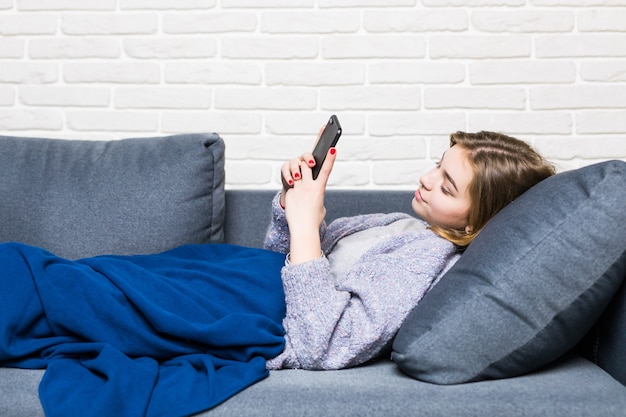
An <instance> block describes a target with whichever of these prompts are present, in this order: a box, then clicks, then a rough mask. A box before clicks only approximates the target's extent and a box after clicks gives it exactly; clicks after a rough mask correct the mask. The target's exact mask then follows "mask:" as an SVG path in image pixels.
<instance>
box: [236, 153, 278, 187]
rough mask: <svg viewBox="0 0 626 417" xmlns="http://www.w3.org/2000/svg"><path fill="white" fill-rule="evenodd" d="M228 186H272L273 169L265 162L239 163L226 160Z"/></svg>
mask: <svg viewBox="0 0 626 417" xmlns="http://www.w3.org/2000/svg"><path fill="white" fill-rule="evenodd" d="M225 170H226V172H227V173H228V174H227V179H228V184H229V185H243V184H245V185H247V186H250V185H264V184H267V185H269V184H273V179H274V169H273V167H272V164H270V163H267V162H250V161H246V162H239V161H230V160H228V159H227V160H226V163H225Z"/></svg>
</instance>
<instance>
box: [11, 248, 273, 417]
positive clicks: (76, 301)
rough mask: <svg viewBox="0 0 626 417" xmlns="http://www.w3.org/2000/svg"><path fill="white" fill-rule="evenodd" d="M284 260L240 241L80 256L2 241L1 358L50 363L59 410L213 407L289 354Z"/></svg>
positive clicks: (45, 392) (45, 384) (144, 412)
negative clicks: (141, 252)
mask: <svg viewBox="0 0 626 417" xmlns="http://www.w3.org/2000/svg"><path fill="white" fill-rule="evenodd" d="M283 263H284V257H283V255H281V254H278V253H274V252H270V251H265V250H262V249H254V248H245V247H238V246H232V245H216V244H213V245H188V246H182V247H180V248H177V249H173V250H171V251H167V252H164V253H161V254H156V255H139V256H99V257H95V258H88V259H81V260H77V261H70V260H66V259H62V258H59V257H57V256H55V255H53V254H51V253H49V252H47V251H45V250H43V249H40V248H35V247H31V246H27V245H23V244H18V243H3V244H0V271H2V273H1V274H0V365H1V366H11V367H22V368H46V373H45V375H44V378H43V379H42V381H41V384H40V387H39V394H40V399H41V402H42V405H43V408H44V410H45V412H46V415H47V416H49V417H56V416H68V415H81V416H105V415H106V416H112V415H115V416H129V417H130V416H146V417H148V416H149V417H152V416H168V417H172V416H187V415H192V414H194V413H198V412H201V411H204V410H207V409H209V408H212V407H214V406H216V405H218V404H219V403H221V402H223V401H225V400H226V399H227V398H229V397H230V396H232V395H234V394H236V393H237V392H239V391H241V390H242V389H244V388H246V387H247V386H249V385H251V384H253V383H255V382H257V381H259V380H260V379H262V378H264V377H266V376H267V375H268V372H267V370H266V369H265V362H266V360H267V359H270V358H273V357H275V356H276V355H278V354H279V353H280V352H281V351H282V349H283V347H284V332H283V328H282V325H281V323H282V319H283V317H284V314H285V304H284V293H283V287H282V283H281V280H280V269H281V267H282V266H283Z"/></svg>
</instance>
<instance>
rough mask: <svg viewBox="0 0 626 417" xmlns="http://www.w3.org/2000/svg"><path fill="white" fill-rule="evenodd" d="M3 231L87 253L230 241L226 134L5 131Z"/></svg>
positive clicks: (0, 165)
mask: <svg viewBox="0 0 626 417" xmlns="http://www.w3.org/2000/svg"><path fill="white" fill-rule="evenodd" d="M0 178H2V181H0V241H19V242H22V243H26V244H30V245H36V246H41V247H44V248H45V249H48V250H50V251H52V252H54V253H56V254H57V255H59V256H63V257H67V258H71V259H74V258H79V257H87V256H92V255H99V254H104V253H111V254H138V253H153V252H160V251H163V250H166V249H170V248H172V247H175V246H179V245H181V244H187V243H208V242H220V241H222V239H223V223H224V143H223V141H222V139H221V138H220V137H219V136H218V135H217V134H214V133H213V134H189V135H174V136H167V137H159V138H137V139H123V140H114V141H91V140H61V139H45V138H18V137H7V136H0Z"/></svg>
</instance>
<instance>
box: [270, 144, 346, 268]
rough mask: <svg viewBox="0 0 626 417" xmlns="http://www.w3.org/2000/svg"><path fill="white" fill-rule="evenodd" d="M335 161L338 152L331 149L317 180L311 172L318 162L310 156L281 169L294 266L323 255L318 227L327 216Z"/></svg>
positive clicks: (300, 158) (282, 200)
mask: <svg viewBox="0 0 626 417" xmlns="http://www.w3.org/2000/svg"><path fill="white" fill-rule="evenodd" d="M335 158H336V152H335V149H334V148H331V149H330V150H329V151H328V154H327V155H326V159H325V160H324V163H323V165H322V169H321V170H320V173H319V176H318V177H317V179H315V180H314V179H313V174H312V171H311V168H312V167H313V166H315V160H314V159H313V155H312V154H310V153H305V154H303V155H302V156H300V157H299V158H296V159H292V160H290V161H289V162H286V163H285V164H283V166H282V168H281V175H282V178H283V192H282V193H281V204H282V205H283V207H285V217H286V218H287V223H288V225H289V234H290V235H291V247H290V261H291V263H292V264H296V263H301V262H306V261H309V260H312V259H316V258H319V256H320V253H321V244H320V237H319V227H320V224H321V223H322V221H323V220H324V217H325V215H326V208H325V207H324V195H325V193H326V184H327V183H328V178H329V176H330V173H331V171H332V168H333V165H334V163H335Z"/></svg>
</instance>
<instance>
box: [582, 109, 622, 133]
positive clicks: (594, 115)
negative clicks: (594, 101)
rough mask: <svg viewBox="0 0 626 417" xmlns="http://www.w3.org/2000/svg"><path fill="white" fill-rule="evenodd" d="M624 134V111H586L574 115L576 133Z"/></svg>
mask: <svg viewBox="0 0 626 417" xmlns="http://www.w3.org/2000/svg"><path fill="white" fill-rule="evenodd" d="M624 132H626V111H624V110H615V111H613V110H605V111H594V110H587V111H582V112H579V113H577V114H576V133H580V134H591V133H593V134H596V133H615V134H623V133H624Z"/></svg>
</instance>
